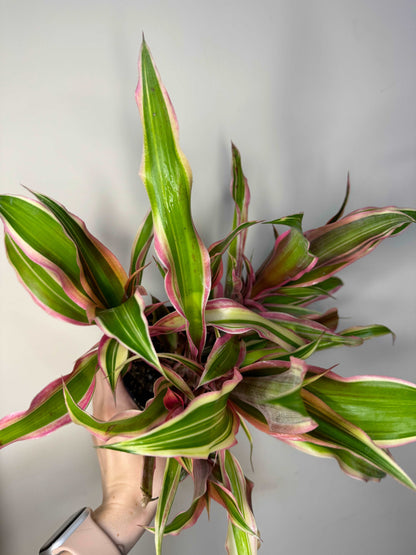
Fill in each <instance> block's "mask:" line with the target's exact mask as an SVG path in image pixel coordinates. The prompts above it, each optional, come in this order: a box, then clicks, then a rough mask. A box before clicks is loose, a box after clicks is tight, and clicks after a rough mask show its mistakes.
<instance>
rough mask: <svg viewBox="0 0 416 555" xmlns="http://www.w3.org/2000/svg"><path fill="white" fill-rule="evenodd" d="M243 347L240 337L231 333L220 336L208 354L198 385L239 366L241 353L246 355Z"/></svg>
mask: <svg viewBox="0 0 416 555" xmlns="http://www.w3.org/2000/svg"><path fill="white" fill-rule="evenodd" d="M241 348H242V343H241V341H240V339H239V338H238V337H235V336H229V335H223V336H222V337H219V338H218V339H217V341H216V342H215V344H214V346H213V347H212V349H211V352H210V354H209V355H208V358H207V361H206V363H205V370H204V373H203V374H202V376H201V379H200V382H199V386H198V387H201V386H202V385H205V384H207V383H208V382H210V381H212V380H215V379H217V378H219V377H222V376H223V375H225V374H226V373H227V372H229V371H230V370H232V369H233V368H234V367H235V366H237V365H238V362H239V361H240V360H241V355H243V356H244V353H243V352H242V350H241Z"/></svg>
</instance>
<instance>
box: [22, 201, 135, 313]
mask: <svg viewBox="0 0 416 555" xmlns="http://www.w3.org/2000/svg"><path fill="white" fill-rule="evenodd" d="M33 194H34V195H35V196H36V198H37V199H38V200H39V201H40V202H42V204H43V205H44V206H46V207H47V208H48V210H50V211H51V213H52V214H53V215H54V216H55V218H56V219H57V220H58V221H59V222H60V224H61V225H62V227H63V229H64V230H65V232H66V233H67V235H68V237H70V239H71V240H72V241H73V242H74V245H75V246H76V248H77V253H78V260H79V264H80V266H81V268H82V270H83V275H84V276H85V278H84V279H85V281H84V287H85V288H86V289H88V288H90V290H91V291H92V293H93V295H94V296H95V297H96V298H97V299H98V302H99V303H100V306H102V307H108V308H111V307H113V306H118V305H119V304H120V303H121V302H122V301H123V298H124V294H125V292H124V286H125V285H126V282H127V275H126V273H125V271H124V270H123V267H122V266H121V264H120V262H119V261H118V260H117V258H116V257H115V256H114V255H113V253H112V252H111V251H109V250H108V249H107V248H106V247H105V246H104V245H103V244H102V243H101V242H100V241H98V239H96V238H95V237H94V236H93V235H91V233H90V232H89V231H88V229H87V228H86V226H85V224H84V222H83V221H82V220H80V219H79V218H78V217H77V216H75V215H74V214H71V213H70V212H68V210H67V209H66V208H65V207H64V206H62V205H61V204H59V203H57V202H55V201H54V200H53V199H51V198H49V197H47V196H46V195H42V194H40V193H33ZM81 278H82V275H81Z"/></svg>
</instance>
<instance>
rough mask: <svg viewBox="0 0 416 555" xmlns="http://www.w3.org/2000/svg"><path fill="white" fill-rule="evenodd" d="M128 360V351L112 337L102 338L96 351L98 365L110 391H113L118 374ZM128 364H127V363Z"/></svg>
mask: <svg viewBox="0 0 416 555" xmlns="http://www.w3.org/2000/svg"><path fill="white" fill-rule="evenodd" d="M128 358H129V351H128V349H126V347H125V346H124V345H121V343H119V342H118V341H117V340H116V339H114V338H112V337H106V336H105V335H104V337H103V338H102V339H101V341H100V346H99V350H98V364H99V366H100V368H101V369H102V370H103V372H104V373H105V375H106V376H107V378H108V381H109V384H110V386H111V389H112V390H113V391H115V389H116V385H117V380H118V377H119V375H120V372H121V371H122V370H123V369H124V367H125V365H126V361H127V359H128ZM127 364H128V363H127Z"/></svg>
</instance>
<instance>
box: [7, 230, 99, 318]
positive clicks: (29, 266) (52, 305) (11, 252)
mask: <svg viewBox="0 0 416 555" xmlns="http://www.w3.org/2000/svg"><path fill="white" fill-rule="evenodd" d="M4 240H5V244H6V251H7V256H8V258H9V261H10V263H11V265H12V266H13V267H14V269H15V270H16V272H17V274H18V276H19V278H20V280H21V282H22V283H23V284H24V286H25V287H26V288H27V290H28V291H29V293H30V294H31V295H32V297H33V299H34V300H35V302H36V303H37V304H38V305H39V306H41V307H42V308H43V309H44V310H45V311H46V312H48V313H49V314H51V315H52V316H55V317H57V318H61V319H62V320H66V321H67V322H71V323H73V324H88V323H89V322H88V317H87V314H86V312H85V310H84V309H83V308H81V307H80V306H78V305H77V304H76V303H74V301H73V300H72V299H71V298H70V297H68V295H67V294H66V293H65V291H64V289H63V288H62V286H61V285H60V284H59V283H58V282H57V281H56V280H55V279H54V278H53V277H52V276H51V274H50V273H48V272H47V271H46V270H44V269H43V268H42V266H40V265H39V264H36V262H33V261H32V260H31V259H30V258H29V257H27V256H26V255H25V253H24V252H23V251H22V249H21V248H19V247H18V246H17V245H16V243H15V242H14V241H13V239H12V238H11V237H10V236H9V235H8V234H7V233H6V234H5V237H4Z"/></svg>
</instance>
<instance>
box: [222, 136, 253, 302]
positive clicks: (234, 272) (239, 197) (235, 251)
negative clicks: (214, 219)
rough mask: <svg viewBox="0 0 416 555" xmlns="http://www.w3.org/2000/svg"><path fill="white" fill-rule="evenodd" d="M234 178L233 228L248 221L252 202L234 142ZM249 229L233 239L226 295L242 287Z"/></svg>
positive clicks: (232, 193)
mask: <svg viewBox="0 0 416 555" xmlns="http://www.w3.org/2000/svg"><path fill="white" fill-rule="evenodd" d="M231 150H232V160H233V162H232V179H231V186H230V187H231V195H232V197H233V200H234V217H233V230H234V229H236V228H237V227H238V226H240V225H241V224H243V223H245V222H247V219H248V206H249V203H250V189H249V187H248V182H247V179H246V177H245V175H244V173H243V168H242V165H241V155H240V152H239V150H238V149H237V147H236V146H235V145H234V144H232V145H231ZM246 238H247V229H244V230H243V231H242V232H241V233H239V234H238V235H237V236H236V237H235V239H233V241H232V243H231V244H230V248H229V257H228V265H227V275H226V285H225V295H226V296H227V297H231V298H234V296H235V295H236V294H237V290H236V287H237V288H238V289H241V283H240V282H241V273H242V270H243V255H244V247H245V244H246ZM236 280H237V283H236Z"/></svg>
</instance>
